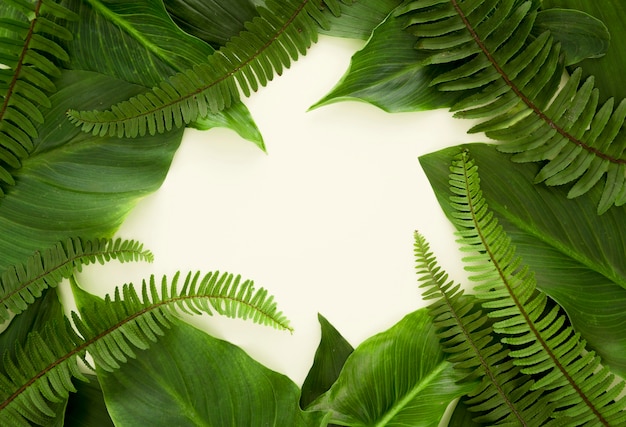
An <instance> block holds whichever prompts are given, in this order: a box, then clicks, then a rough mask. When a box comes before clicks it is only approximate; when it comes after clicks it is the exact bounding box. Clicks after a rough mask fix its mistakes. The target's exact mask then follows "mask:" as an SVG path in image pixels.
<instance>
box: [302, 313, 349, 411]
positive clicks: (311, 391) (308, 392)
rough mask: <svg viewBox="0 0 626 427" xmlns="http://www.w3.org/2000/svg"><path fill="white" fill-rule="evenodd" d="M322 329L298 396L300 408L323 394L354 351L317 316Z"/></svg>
mask: <svg viewBox="0 0 626 427" xmlns="http://www.w3.org/2000/svg"><path fill="white" fill-rule="evenodd" d="M317 318H318V320H319V322H320V326H321V328H322V338H321V340H320V344H319V346H318V347H317V351H316V352H315V358H314V359H313V366H312V367H311V370H310V371H309V374H308V375H307V377H306V379H305V380H304V384H303V385H302V395H301V396H300V406H302V407H303V408H306V407H307V406H308V405H309V404H310V403H311V402H313V401H314V400H315V399H317V398H318V397H319V396H320V395H322V394H324V393H325V392H326V391H328V389H329V388H330V387H331V386H332V385H333V383H334V382H335V381H336V380H337V377H339V373H340V372H341V368H343V365H344V364H345V363H346V359H347V358H348V356H350V354H352V352H353V351H354V349H353V348H352V346H351V345H350V343H348V341H346V340H345V339H344V337H342V336H341V334H340V333H339V331H338V330H337V329H335V327H334V326H333V325H331V324H330V322H329V321H328V320H326V318H324V316H322V315H321V314H318V315H317Z"/></svg>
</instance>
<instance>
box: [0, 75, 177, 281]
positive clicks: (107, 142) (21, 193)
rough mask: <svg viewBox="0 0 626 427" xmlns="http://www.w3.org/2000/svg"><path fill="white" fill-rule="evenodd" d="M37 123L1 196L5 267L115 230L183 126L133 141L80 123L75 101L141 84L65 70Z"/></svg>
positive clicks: (154, 180) (91, 101) (149, 185)
mask: <svg viewBox="0 0 626 427" xmlns="http://www.w3.org/2000/svg"><path fill="white" fill-rule="evenodd" d="M57 85H58V87H59V91H58V92H57V93H56V94H55V95H54V96H53V97H51V99H52V103H53V105H54V107H53V108H51V109H50V110H47V111H46V115H45V123H44V124H43V125H42V126H40V127H39V134H40V135H41V137H40V139H38V140H37V141H36V146H35V149H34V151H33V153H32V154H31V156H30V157H29V158H28V159H26V160H25V161H24V164H23V167H22V168H21V169H20V170H19V171H17V172H16V185H15V186H14V187H12V188H11V191H10V192H9V193H7V195H6V197H5V198H4V199H3V200H2V201H1V202H0V233H1V234H2V236H3V238H2V240H1V241H0V269H1V270H4V269H6V268H7V267H9V266H11V265H14V264H19V263H22V262H23V261H24V260H25V258H26V257H28V256H30V255H31V254H32V253H33V252H35V251H36V250H39V249H42V248H47V247H49V246H51V245H52V244H54V243H56V242H57V241H60V240H65V239H66V238H67V237H68V236H85V237H87V236H110V235H111V234H112V233H113V231H114V230H115V229H116V228H117V227H118V226H119V225H120V224H121V222H122V220H123V219H124V217H125V216H126V214H127V213H128V212H129V211H130V209H132V208H133V206H134V205H135V203H136V201H137V200H138V199H139V198H141V197H143V196H145V195H147V194H149V193H150V192H153V191H155V190H156V189H157V188H159V186H160V185H161V183H162V182H163V179H164V178H165V175H166V173H167V170H168V168H169V166H170V163H171V161H172V157H173V155H174V152H175V151H176V149H177V148H178V145H179V144H180V140H181V137H182V131H178V132H175V133H170V134H168V135H160V136H156V137H146V138H140V139H138V140H135V141H133V143H132V144H129V143H128V141H127V140H121V139H117V138H110V137H107V138H98V137H94V136H91V135H87V134H84V133H81V132H80V131H78V129H75V128H74V127H73V126H72V125H71V124H70V123H68V122H67V120H65V118H64V112H65V111H66V110H67V109H68V108H69V106H70V104H71V105H84V106H86V107H88V108H89V106H94V105H98V104H99V103H100V102H101V101H102V99H107V100H110V99H112V98H113V97H116V96H119V97H125V96H129V95H132V94H136V93H137V92H138V91H140V90H142V88H141V87H138V86H134V85H129V84H128V83H125V82H123V81H120V80H116V79H113V78H110V77H106V76H104V75H102V74H98V73H90V72H77V71H65V72H63V75H62V77H61V79H60V80H59V81H58V82H57Z"/></svg>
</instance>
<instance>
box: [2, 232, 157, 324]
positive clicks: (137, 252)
mask: <svg viewBox="0 0 626 427" xmlns="http://www.w3.org/2000/svg"><path fill="white" fill-rule="evenodd" d="M111 259H119V260H120V262H127V261H137V260H145V261H152V259H153V256H152V253H150V252H149V251H145V250H144V249H143V245H141V244H140V243H138V242H134V241H123V240H121V239H117V240H110V239H97V240H96V239H94V240H82V239H79V238H73V239H68V240H66V241H65V242H62V243H57V244H56V245H55V246H53V247H52V248H49V249H47V250H45V251H38V252H36V253H35V254H34V255H33V256H31V257H30V258H29V259H28V261H27V262H26V263H24V264H18V265H16V266H12V267H11V268H9V269H8V270H5V271H4V272H2V275H1V276H0V321H4V320H7V319H9V317H10V315H11V314H20V313H21V312H22V311H24V310H25V309H26V308H27V307H28V305H29V304H31V303H32V302H33V301H34V299H35V298H38V297H39V296H41V294H42V292H43V291H44V290H45V289H47V288H49V287H56V286H57V285H58V284H59V283H60V282H61V280H62V279H63V278H69V277H70V276H71V275H72V274H74V271H75V270H79V271H80V269H81V268H82V266H83V265H87V264H90V263H94V262H99V263H101V264H102V263H104V262H105V261H109V260H111Z"/></svg>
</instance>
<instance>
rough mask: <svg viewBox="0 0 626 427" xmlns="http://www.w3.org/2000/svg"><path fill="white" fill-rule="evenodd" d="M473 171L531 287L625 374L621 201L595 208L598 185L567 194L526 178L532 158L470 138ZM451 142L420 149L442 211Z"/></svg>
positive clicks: (625, 251) (625, 254)
mask: <svg viewBox="0 0 626 427" xmlns="http://www.w3.org/2000/svg"><path fill="white" fill-rule="evenodd" d="M466 148H469V150H470V152H471V155H472V157H473V158H474V159H475V161H476V164H477V165H478V166H479V167H480V171H481V178H482V180H481V188H482V191H483V193H484V197H485V199H487V200H489V206H490V208H491V209H492V210H493V211H494V212H495V213H496V214H497V215H498V217H499V219H500V223H501V224H502V226H503V227H504V230H505V231H506V233H507V234H508V235H509V236H510V237H511V239H512V241H513V243H514V244H515V246H516V248H517V253H518V254H519V255H520V256H521V257H522V258H523V259H524V262H525V263H526V264H528V265H529V266H530V268H531V269H532V270H533V271H534V272H535V277H536V280H537V287H538V288H539V289H540V290H542V291H543V292H545V293H546V294H548V295H549V296H550V297H552V298H553V299H554V300H555V301H556V302H557V303H558V304H559V305H561V306H562V307H563V308H564V309H565V311H566V312H567V314H568V317H569V318H570V320H571V322H572V324H573V325H574V327H575V329H576V330H577V331H578V332H580V333H581V334H582V335H583V336H584V337H585V339H586V340H587V342H588V345H589V346H590V347H592V348H593V349H595V350H596V351H597V353H598V354H599V355H600V356H601V357H602V359H603V361H604V363H605V364H607V365H609V366H610V367H611V369H612V370H613V371H614V372H616V373H618V374H621V375H626V353H625V352H624V351H623V349H624V348H626V332H625V331H624V328H622V327H621V326H620V325H622V324H623V322H626V266H625V265H624V263H623V259H626V235H625V234H624V233H622V232H621V231H620V230H621V229H622V224H623V218H624V217H626V209H625V208H624V207H619V208H615V209H612V210H610V211H608V212H607V213H605V214H604V215H602V216H598V215H596V213H595V208H594V206H593V203H591V201H590V200H592V199H593V198H594V197H595V196H597V195H598V194H597V193H598V192H601V191H602V190H601V189H600V188H595V189H593V190H592V191H591V192H590V193H589V194H588V195H585V196H582V197H580V198H577V199H567V198H566V197H565V193H567V188H561V187H545V186H540V185H534V184H532V177H533V176H534V174H536V173H537V166H536V165H532V164H524V165H516V167H511V166H510V164H509V163H508V161H509V156H508V155H506V154H503V153H500V152H498V151H497V150H496V148H495V147H494V146H490V145H485V144H471V145H469V146H466ZM460 150H461V148H460V147H453V148H448V149H444V150H441V151H438V152H436V153H431V154H427V155H425V156H422V157H420V164H421V165H422V168H423V169H424V172H425V173H426V176H427V177H428V179H429V181H430V184H431V186H432V187H433V190H434V191H435V194H436V195H437V198H438V200H439V203H440V204H441V206H442V209H443V210H444V212H445V213H446V215H448V216H450V215H451V213H452V211H453V209H452V207H451V205H450V202H449V186H448V174H449V164H450V161H451V159H452V158H453V157H454V156H455V155H456V154H457V153H458V152H459V151H460Z"/></svg>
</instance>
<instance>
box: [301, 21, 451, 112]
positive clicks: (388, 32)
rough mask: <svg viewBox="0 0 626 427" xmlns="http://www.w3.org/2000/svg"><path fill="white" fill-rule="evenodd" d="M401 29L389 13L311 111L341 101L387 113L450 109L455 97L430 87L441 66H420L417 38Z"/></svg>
mask: <svg viewBox="0 0 626 427" xmlns="http://www.w3.org/2000/svg"><path fill="white" fill-rule="evenodd" d="M404 27H405V20H404V19H402V18H399V17H397V16H396V13H393V12H392V13H390V14H389V15H388V16H387V17H386V19H385V20H384V21H383V22H382V23H381V24H380V25H379V26H377V27H376V29H374V32H373V34H372V36H371V38H370V39H369V40H368V42H367V44H366V45H365V47H364V48H363V49H361V50H360V51H358V52H357V53H355V54H354V56H352V59H351V61H350V67H349V69H348V71H347V72H346V74H344V76H343V77H342V78H341V80H340V82H339V83H338V84H337V85H336V86H335V87H334V88H333V89H332V90H331V91H330V93H328V94H327V95H326V96H324V97H323V98H322V99H321V100H320V101H318V102H317V103H316V104H315V105H313V107H311V108H317V107H320V106H323V105H328V104H332V103H334V102H338V101H345V100H358V101H365V102H369V103H370V104H372V105H375V106H377V107H378V108H381V109H382V110H384V111H387V112H390V113H398V112H407V111H421V110H429V109H434V108H441V107H450V106H452V104H453V103H454V102H455V101H456V100H457V99H458V98H459V96H458V94H456V93H451V92H440V91H439V90H437V89H436V88H434V87H432V86H431V85H430V83H431V81H432V79H433V77H435V76H436V75H437V73H440V72H443V68H444V67H440V66H424V65H423V64H422V62H421V61H422V60H423V59H424V57H425V56H426V55H425V54H424V53H423V52H420V51H418V50H417V49H415V48H414V46H415V43H416V41H417V38H416V37H415V36H413V35H412V34H410V33H409V32H407V31H404Z"/></svg>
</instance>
